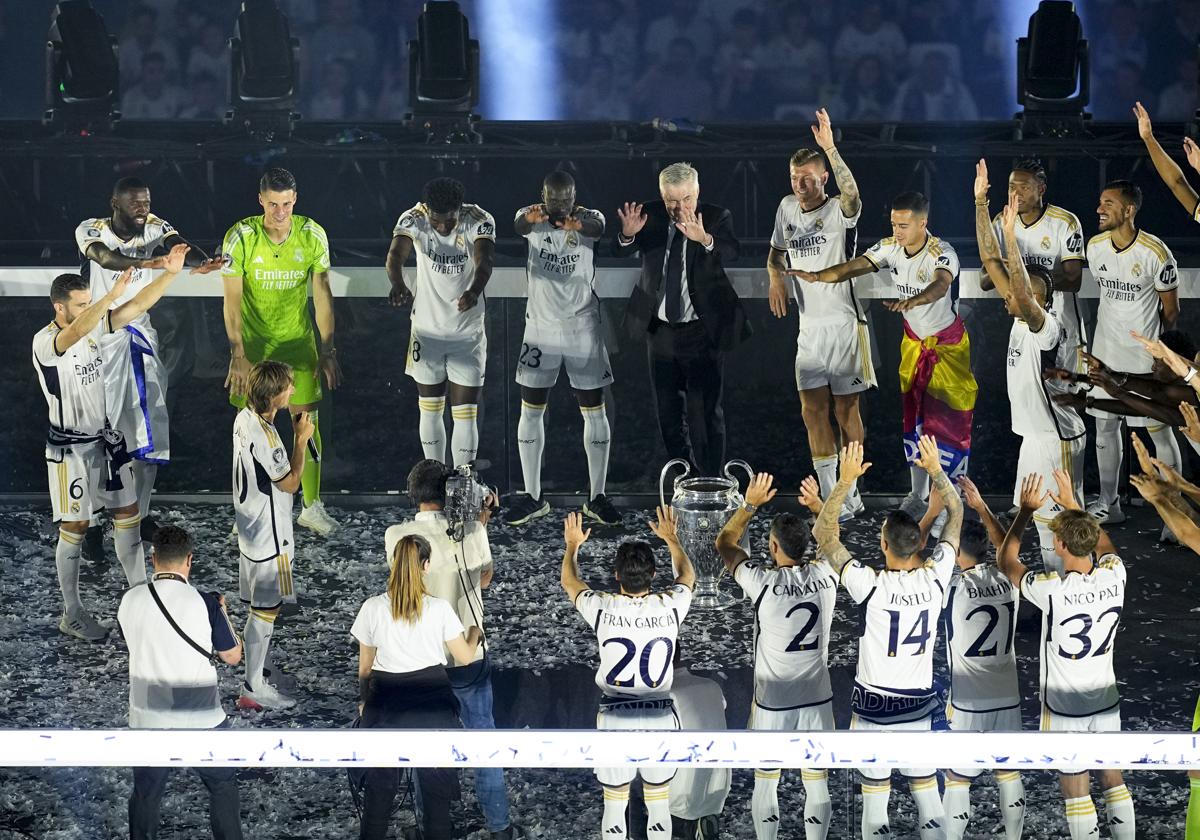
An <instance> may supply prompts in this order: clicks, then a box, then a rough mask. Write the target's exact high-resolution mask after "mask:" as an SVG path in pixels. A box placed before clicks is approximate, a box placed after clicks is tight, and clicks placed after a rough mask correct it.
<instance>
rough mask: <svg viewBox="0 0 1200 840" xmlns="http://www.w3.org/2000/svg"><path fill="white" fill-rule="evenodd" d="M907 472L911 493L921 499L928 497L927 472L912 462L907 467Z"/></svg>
mask: <svg viewBox="0 0 1200 840" xmlns="http://www.w3.org/2000/svg"><path fill="white" fill-rule="evenodd" d="M908 474H909V477H910V478H911V479H912V494H913V495H914V496H916V497H917V498H918V499H920V500H921V501H925V500H926V499H928V498H929V473H927V472H925V470H923V469H921V468H920V467H918V466H916V465H915V464H914V465H912V466H910V467H909V468H908Z"/></svg>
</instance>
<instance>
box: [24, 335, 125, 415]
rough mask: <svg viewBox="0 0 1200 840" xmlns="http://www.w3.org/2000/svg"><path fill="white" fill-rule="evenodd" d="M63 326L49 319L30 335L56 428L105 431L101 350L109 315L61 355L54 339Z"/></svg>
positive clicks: (34, 367) (102, 356)
mask: <svg viewBox="0 0 1200 840" xmlns="http://www.w3.org/2000/svg"><path fill="white" fill-rule="evenodd" d="M60 332H62V329H61V328H60V327H59V326H58V324H57V323H55V322H54V321H51V322H50V323H49V324H47V325H46V326H45V327H43V328H42V329H41V330H38V332H37V334H36V335H34V337H33V369H34V370H36V371H37V375H38V383H39V384H40V385H41V386H42V394H43V395H44V396H45V397H46V405H47V406H48V407H49V409H50V425H51V426H53V427H54V428H57V429H63V430H68V431H73V432H79V433H81V434H85V435H96V434H99V433H100V432H102V431H103V430H104V426H105V417H106V415H105V411H104V353H103V351H102V350H101V345H102V343H103V340H104V336H105V335H108V334H109V320H108V317H107V316H105V317H104V318H101V319H100V323H99V324H97V325H96V328H95V329H94V330H92V331H91V332H90V333H88V334H87V335H85V336H84V337H83V338H81V339H79V340H78V341H76V342H75V343H74V344H72V345H71V346H70V347H68V348H67V351H66V352H65V353H62V354H61V355H60V354H59V352H58V351H57V350H55V349H54V338H55V336H57V335H58V334H59V333H60Z"/></svg>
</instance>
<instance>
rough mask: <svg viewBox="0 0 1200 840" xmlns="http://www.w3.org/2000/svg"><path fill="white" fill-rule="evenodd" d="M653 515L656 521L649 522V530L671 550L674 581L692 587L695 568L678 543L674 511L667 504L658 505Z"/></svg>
mask: <svg viewBox="0 0 1200 840" xmlns="http://www.w3.org/2000/svg"><path fill="white" fill-rule="evenodd" d="M655 517H656V518H657V520H658V521H657V522H651V523H650V530H651V531H653V532H654V536H656V537H658V538H659V539H660V540H662V541H663V542H665V543H666V544H667V548H668V550H670V552H671V570H672V571H673V572H674V573H675V583H677V584H681V585H683V586H686V587H687V588H688V589H691V588H693V587H694V586H695V585H696V570H695V569H694V568H692V561H691V560H690V559H689V558H688V556H687V552H686V551H684V550H683V546H682V545H680V543H679V532H678V531H677V530H676V527H675V512H674V511H673V510H671V507H670V506H669V505H668V506H667V507H662V506H661V505H659V507H658V508H657V509H656V510H655Z"/></svg>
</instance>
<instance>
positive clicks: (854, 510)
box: [838, 491, 867, 522]
mask: <svg viewBox="0 0 1200 840" xmlns="http://www.w3.org/2000/svg"><path fill="white" fill-rule="evenodd" d="M866 509H867V506H866V505H864V504H863V500H862V493H859V492H858V491H855V493H854V495H853V496H847V497H846V501H844V502H842V512H841V513H839V514H838V522H849V521H850V520H851V519H853V518H854V517H856V516H858V515H859V514H860V513H862V512H863V511H865V510H866Z"/></svg>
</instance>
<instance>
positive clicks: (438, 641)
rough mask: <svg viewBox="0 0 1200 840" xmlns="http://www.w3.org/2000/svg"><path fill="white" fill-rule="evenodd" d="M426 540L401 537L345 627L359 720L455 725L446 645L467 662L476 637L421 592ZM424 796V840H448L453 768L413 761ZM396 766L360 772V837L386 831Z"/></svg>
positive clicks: (382, 724)
mask: <svg viewBox="0 0 1200 840" xmlns="http://www.w3.org/2000/svg"><path fill="white" fill-rule="evenodd" d="M429 555H430V550H429V543H428V542H426V541H425V540H424V539H423V538H421V537H417V536H407V537H403V538H402V539H401V540H400V541H399V542H398V543H397V544H396V547H395V549H394V550H393V551H392V555H391V558H390V562H391V566H392V571H391V575H390V576H389V577H388V588H387V592H386V593H384V594H382V595H376V596H374V597H372V598H368V599H367V601H366V602H365V603H364V604H363V605H362V608H361V609H360V610H359V611H358V618H356V619H355V620H354V626H353V627H351V629H350V632H351V634H353V636H354V638H355V639H357V640H358V649H359V658H358V681H359V686H360V689H361V695H362V707H361V708H362V726H363V727H364V728H374V729H456V728H458V727H460V726H461V724H460V723H459V718H458V701H457V700H456V699H455V697H454V691H453V689H452V688H451V687H450V680H449V678H448V677H447V676H446V666H445V652H444V651H445V650H449V651H450V654H451V656H453V657H454V661H455V662H456V663H458V664H459V665H466V664H467V663H469V662H471V661H472V660H473V659H474V658H475V650H476V648H477V647H478V646H479V640H480V638H481V636H482V633H481V632H480V630H479V628H478V627H472V628H471V629H470V630H468V631H467V632H466V633H465V634H464V632H463V626H462V622H461V621H459V619H458V616H457V615H455V613H454V610H453V609H452V608H451V607H450V604H448V603H447V602H446V601H443V600H442V599H441V598H434V597H432V596H430V595H427V594H425V584H424V575H425V572H426V570H427V569H428V568H429ZM416 772H417V778H418V780H419V781H420V785H421V792H422V795H423V799H424V808H425V814H424V832H425V833H424V838H425V840H449V838H450V836H451V833H450V829H451V827H450V800H451V798H452V797H453V795H454V792H455V789H456V786H457V782H458V775H457V771H456V770H454V769H443V768H425V767H422V768H419V769H418V770H417V771H416ZM396 778H397V777H396V772H395V770H390V769H374V770H369V771H367V773H366V783H365V790H364V803H363V814H362V826H361V829H360V831H359V838H360V839H361V840H376V839H377V840H382V838H384V837H386V836H387V829H388V820H389V817H390V816H391V811H392V802H393V800H394V799H395V797H396Z"/></svg>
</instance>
